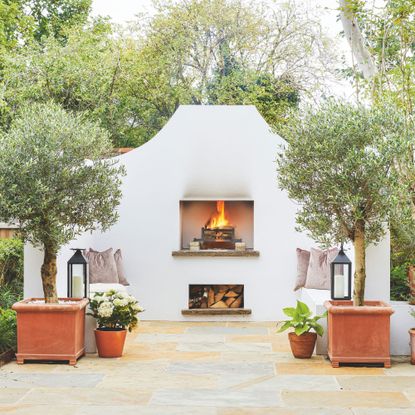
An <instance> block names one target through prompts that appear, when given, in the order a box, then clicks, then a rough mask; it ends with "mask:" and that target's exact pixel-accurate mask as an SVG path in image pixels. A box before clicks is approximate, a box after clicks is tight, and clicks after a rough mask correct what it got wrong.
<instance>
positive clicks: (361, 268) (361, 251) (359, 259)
mask: <svg viewBox="0 0 415 415" xmlns="http://www.w3.org/2000/svg"><path fill="white" fill-rule="evenodd" d="M353 243H354V261H355V270H354V289H353V305H355V306H362V305H363V304H364V299H365V281H366V242H365V222H364V221H363V220H359V221H357V224H356V228H355V235H354V241H353Z"/></svg>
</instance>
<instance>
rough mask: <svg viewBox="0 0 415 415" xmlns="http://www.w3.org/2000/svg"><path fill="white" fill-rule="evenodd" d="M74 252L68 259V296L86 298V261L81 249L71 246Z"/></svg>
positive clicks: (87, 294) (87, 290) (87, 283)
mask: <svg viewBox="0 0 415 415" xmlns="http://www.w3.org/2000/svg"><path fill="white" fill-rule="evenodd" d="M72 250H73V251H75V253H74V254H73V255H72V257H71V259H70V260H69V261H68V297H69V298H72V297H73V298H88V297H89V281H88V261H87V260H86V259H85V257H84V256H83V255H82V250H81V249H78V248H72Z"/></svg>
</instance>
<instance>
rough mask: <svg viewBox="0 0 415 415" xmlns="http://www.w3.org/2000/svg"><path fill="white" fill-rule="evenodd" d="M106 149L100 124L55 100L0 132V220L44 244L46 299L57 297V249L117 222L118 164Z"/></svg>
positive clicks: (26, 112)
mask: <svg viewBox="0 0 415 415" xmlns="http://www.w3.org/2000/svg"><path fill="white" fill-rule="evenodd" d="M110 150H111V143H110V140H109V137H108V133H107V132H106V131H105V130H103V129H101V128H100V127H99V126H97V124H95V123H93V122H90V121H87V120H85V119H83V118H82V117H81V116H80V115H71V114H68V113H67V112H65V111H64V110H63V109H61V108H60V107H59V106H57V105H56V104H34V105H31V106H29V107H28V108H25V109H23V110H22V111H21V113H20V115H19V117H18V118H16V119H15V120H14V122H13V124H12V126H11V128H10V130H9V132H8V133H7V134H3V136H2V137H1V140H0V218H1V220H2V221H5V222H7V223H12V222H16V223H17V225H18V226H19V232H20V234H21V235H22V237H23V238H24V239H25V240H26V241H29V242H31V243H33V244H34V245H35V246H39V247H41V248H42V249H43V251H44V261H43V265H42V268H41V275H42V283H43V291H44V295H45V300H46V302H56V301H57V293H56V255H57V252H58V250H59V248H60V247H61V246H62V245H64V244H66V243H68V242H69V241H71V240H73V239H74V238H75V237H76V236H77V235H80V234H81V233H82V232H85V231H92V230H95V229H97V227H101V228H102V229H106V228H108V227H109V226H110V225H112V224H113V223H114V222H115V221H116V220H117V212H116V207H117V205H118V204H119V202H120V199H121V191H120V189H119V187H120V183H121V175H122V173H123V169H122V168H121V167H118V166H117V161H116V159H114V158H112V159H111V158H104V157H105V156H107V155H108V154H109V152H110Z"/></svg>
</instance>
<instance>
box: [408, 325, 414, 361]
mask: <svg viewBox="0 0 415 415" xmlns="http://www.w3.org/2000/svg"><path fill="white" fill-rule="evenodd" d="M409 337H410V340H411V343H410V344H411V364H412V365H415V328H413V329H409Z"/></svg>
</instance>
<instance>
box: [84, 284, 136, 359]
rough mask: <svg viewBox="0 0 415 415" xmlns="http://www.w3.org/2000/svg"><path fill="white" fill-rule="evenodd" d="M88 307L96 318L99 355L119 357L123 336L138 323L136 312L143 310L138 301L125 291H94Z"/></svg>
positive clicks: (123, 340) (121, 350)
mask: <svg viewBox="0 0 415 415" xmlns="http://www.w3.org/2000/svg"><path fill="white" fill-rule="evenodd" d="M89 307H90V309H91V313H88V315H91V316H93V317H95V318H96V320H97V323H98V328H97V329H96V330H95V340H96V343H97V349H98V355H99V356H100V357H120V356H122V352H123V349H124V343H125V337H126V334H127V329H128V331H131V330H132V329H133V328H134V327H135V326H136V325H137V323H138V319H137V314H138V313H141V312H142V311H144V310H143V309H142V308H141V307H140V305H139V304H138V301H137V300H136V299H135V298H134V297H133V296H131V295H128V294H127V293H126V292H117V291H114V290H110V291H108V292H106V293H95V295H94V297H92V298H91V301H90V304H89Z"/></svg>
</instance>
